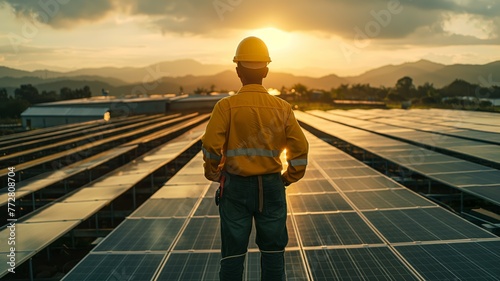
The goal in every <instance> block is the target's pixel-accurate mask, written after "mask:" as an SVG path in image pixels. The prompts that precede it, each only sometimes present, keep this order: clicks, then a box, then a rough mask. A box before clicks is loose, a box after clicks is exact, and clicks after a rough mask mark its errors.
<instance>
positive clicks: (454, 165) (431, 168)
mask: <svg viewBox="0 0 500 281" xmlns="http://www.w3.org/2000/svg"><path fill="white" fill-rule="evenodd" d="M426 162H427V161H426ZM408 167H410V169H412V170H415V171H417V172H420V173H424V174H428V175H432V174H439V173H453V172H455V173H456V172H467V171H494V169H492V168H489V167H486V166H483V165H478V164H474V163H471V162H468V161H455V162H448V163H446V164H443V163H423V164H409V165H408Z"/></svg>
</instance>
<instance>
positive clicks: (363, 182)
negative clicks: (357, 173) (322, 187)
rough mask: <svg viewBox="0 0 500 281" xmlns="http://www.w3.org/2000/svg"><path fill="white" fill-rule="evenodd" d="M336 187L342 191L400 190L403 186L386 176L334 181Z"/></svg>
mask: <svg viewBox="0 0 500 281" xmlns="http://www.w3.org/2000/svg"><path fill="white" fill-rule="evenodd" d="M334 182H335V184H336V187H338V188H339V189H340V190H342V191H355V190H372V189H387V188H400V187H401V185H399V184H398V183H396V182H395V181H393V180H390V179H389V178H387V177H385V176H376V177H365V178H347V179H334Z"/></svg>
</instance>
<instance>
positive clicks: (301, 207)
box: [288, 193, 352, 213]
mask: <svg viewBox="0 0 500 281" xmlns="http://www.w3.org/2000/svg"><path fill="white" fill-rule="evenodd" d="M288 202H289V203H290V205H291V206H292V210H293V212H294V213H302V212H325V211H342V210H352V208H351V206H349V204H347V202H346V201H345V200H344V199H343V198H342V196H340V194H338V193H326V194H302V195H293V196H292V195H290V196H288Z"/></svg>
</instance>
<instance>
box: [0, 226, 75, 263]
mask: <svg viewBox="0 0 500 281" xmlns="http://www.w3.org/2000/svg"><path fill="white" fill-rule="evenodd" d="M78 224H79V221H55V222H37V223H16V224H15V226H16V229H15V233H16V240H15V242H16V245H15V248H16V251H19V252H23V251H35V252H36V251H38V250H40V249H43V248H44V247H45V246H47V245H48V244H50V243H51V241H54V240H56V239H57V238H58V237H59V236H61V235H62V234H64V233H65V232H67V231H69V230H70V229H71V228H73V227H75V226H76V225H78ZM9 236H10V230H9V229H8V228H7V227H2V230H1V231H0V239H3V241H5V244H4V246H2V248H1V249H2V250H1V251H2V252H5V251H6V250H7V249H9V248H10V247H8V246H9V245H8V244H7V241H9V240H8V238H9ZM11 246H12V245H11ZM16 262H17V264H20V263H21V261H19V260H17V261H16Z"/></svg>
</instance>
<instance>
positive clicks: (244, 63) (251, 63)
mask: <svg viewBox="0 0 500 281" xmlns="http://www.w3.org/2000/svg"><path fill="white" fill-rule="evenodd" d="M239 63H240V65H241V66H243V67H244V68H248V69H261V68H264V67H266V66H267V64H268V63H267V62H256V61H240V62H239Z"/></svg>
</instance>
